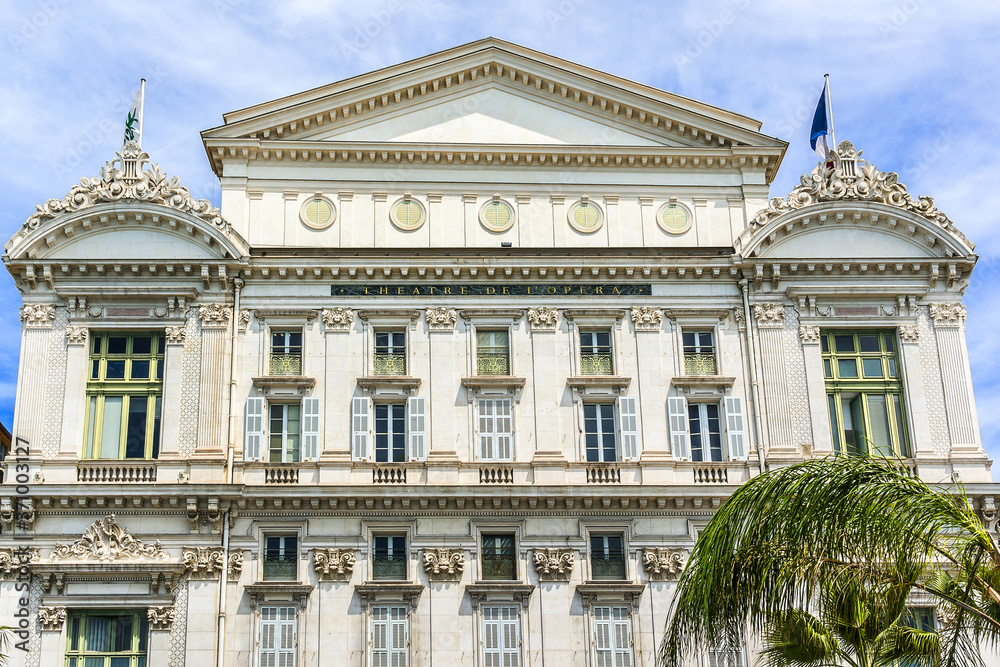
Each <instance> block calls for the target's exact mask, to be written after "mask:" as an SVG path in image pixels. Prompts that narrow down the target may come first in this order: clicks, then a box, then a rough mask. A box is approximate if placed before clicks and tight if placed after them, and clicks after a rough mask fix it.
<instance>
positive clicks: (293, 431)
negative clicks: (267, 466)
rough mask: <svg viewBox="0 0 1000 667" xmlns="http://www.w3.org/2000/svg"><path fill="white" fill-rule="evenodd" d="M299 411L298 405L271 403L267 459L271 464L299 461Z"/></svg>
mask: <svg viewBox="0 0 1000 667" xmlns="http://www.w3.org/2000/svg"><path fill="white" fill-rule="evenodd" d="M301 410H302V406H301V405H299V404H298V403H272V404H270V405H269V406H267V411H268V416H269V422H270V424H269V428H268V434H269V439H268V443H269V445H268V457H267V460H268V461H270V462H271V463H295V462H297V461H298V460H299V435H300V432H301V414H302V413H301Z"/></svg>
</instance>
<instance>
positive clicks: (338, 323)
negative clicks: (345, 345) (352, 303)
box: [322, 306, 354, 331]
mask: <svg viewBox="0 0 1000 667" xmlns="http://www.w3.org/2000/svg"><path fill="white" fill-rule="evenodd" d="M322 317H323V324H325V325H326V330H327V331H347V330H349V329H350V328H351V325H353V324H354V311H353V310H351V309H350V308H343V307H341V306H337V307H336V308H324V309H323V313H322Z"/></svg>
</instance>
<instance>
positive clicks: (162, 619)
mask: <svg viewBox="0 0 1000 667" xmlns="http://www.w3.org/2000/svg"><path fill="white" fill-rule="evenodd" d="M176 617H177V610H176V609H174V608H173V607H150V608H149V609H147V610H146V618H147V619H149V629H150V630H169V629H170V626H171V625H173V624H174V619H175V618H176Z"/></svg>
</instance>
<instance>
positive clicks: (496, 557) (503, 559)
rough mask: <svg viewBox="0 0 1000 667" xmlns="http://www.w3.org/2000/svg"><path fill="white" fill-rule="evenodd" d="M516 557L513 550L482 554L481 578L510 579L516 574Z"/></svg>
mask: <svg viewBox="0 0 1000 667" xmlns="http://www.w3.org/2000/svg"><path fill="white" fill-rule="evenodd" d="M516 561H517V559H516V556H515V555H514V553H513V551H512V550H511V551H504V552H502V553H499V554H497V553H492V554H483V579H499V580H507V581H509V580H512V579H514V578H515V575H516V574H517V562H516Z"/></svg>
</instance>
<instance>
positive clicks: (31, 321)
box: [20, 304, 56, 327]
mask: <svg viewBox="0 0 1000 667" xmlns="http://www.w3.org/2000/svg"><path fill="white" fill-rule="evenodd" d="M20 317H21V321H22V322H24V326H26V327H51V326H52V321H53V320H54V319H56V307H55V306H47V305H44V304H40V305H31V304H29V305H26V306H21V314H20Z"/></svg>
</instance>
